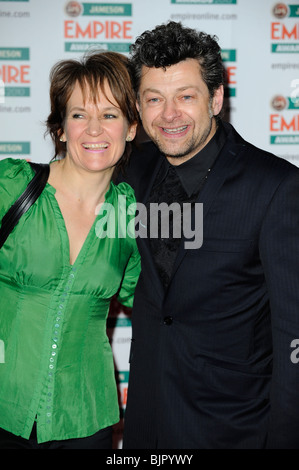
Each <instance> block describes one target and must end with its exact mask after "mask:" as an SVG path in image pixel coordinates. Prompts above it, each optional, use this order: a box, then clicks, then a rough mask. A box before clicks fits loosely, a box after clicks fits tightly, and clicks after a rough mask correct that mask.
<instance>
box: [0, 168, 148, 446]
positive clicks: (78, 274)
mask: <svg viewBox="0 0 299 470" xmlns="http://www.w3.org/2000/svg"><path fill="white" fill-rule="evenodd" d="M32 177H33V171H32V169H31V167H30V165H29V164H28V163H27V162H26V161H25V160H19V159H18V160H17V159H16V160H14V159H5V160H2V161H0V220H2V217H3V215H4V214H5V213H6V211H7V210H8V209H9V207H10V206H11V204H12V203H13V202H14V201H15V200H16V199H17V197H18V196H19V195H20V194H21V193H22V192H23V191H24V189H25V187H26V186H27V184H28V182H29V181H30V179H31V178H32ZM120 195H121V196H122V197H123V199H125V201H126V204H127V206H129V205H130V204H133V207H134V202H135V197H134V193H133V190H132V188H131V187H130V186H129V185H128V184H126V183H121V184H119V185H118V186H115V185H114V184H113V183H111V184H110V188H109V190H108V191H107V193H106V197H105V201H106V203H109V204H110V206H111V207H115V208H117V204H118V200H119V196H120ZM124 196H125V198H124ZM108 212H109V211H108ZM108 212H107V211H100V212H99V214H98V215H97V216H96V219H95V221H94V224H93V227H92V228H91V230H90V232H89V234H88V236H87V238H86V240H85V243H84V245H83V247H82V249H81V251H80V253H79V255H78V257H77V259H76V261H75V263H74V264H73V265H70V262H69V240H68V235H67V231H66V227H65V224H64V219H63V217H62V214H61V211H60V209H59V206H58V203H57V201H56V198H55V189H54V188H53V187H52V186H50V185H49V184H47V185H46V187H45V189H44V191H43V193H42V194H41V196H40V197H39V198H38V200H37V201H36V202H35V204H34V205H33V206H32V207H31V208H30V209H29V211H28V212H27V213H26V214H24V215H23V216H22V218H21V219H20V221H19V223H18V225H17V226H16V227H15V229H14V230H13V232H12V233H11V234H10V235H9V237H8V239H7V240H6V242H5V244H4V245H3V247H2V249H1V250H0V299H1V306H0V342H1V346H2V355H1V358H0V427H1V428H3V429H5V430H7V431H9V432H11V433H14V434H16V435H19V436H22V437H23V438H26V439H28V438H29V436H30V433H31V430H32V427H33V424H34V421H35V419H36V421H37V438H38V442H46V441H49V440H63V439H70V438H80V437H86V436H89V435H92V434H94V433H95V432H97V431H98V430H99V429H102V428H105V427H107V426H110V425H113V424H114V423H116V422H117V421H118V420H119V405H118V398H117V389H116V383H115V374H114V364H113V355H112V350H111V347H110V344H109V341H108V338H107V335H106V319H107V315H108V311H109V304H110V301H111V298H112V297H113V296H114V295H115V294H116V295H117V296H118V300H119V301H120V302H121V303H122V304H124V305H126V306H129V307H130V306H132V302H133V293H134V289H135V285H136V282H137V279H138V277H139V272H140V257H139V253H138V250H137V245H136V240H135V239H134V237H130V236H128V234H125V235H124V234H123V235H122V236H121V237H116V238H115V237H114V238H113V237H111V236H110V237H108V236H103V233H104V232H103V229H104V228H105V224H104V223H101V220H102V221H103V220H104V221H106V222H107V220H108V223H106V226H109V223H110V219H109V218H108V219H107V213H108ZM118 212H119V211H117V210H115V211H110V215H109V217H113V221H112V222H113V224H115V227H116V233H117V227H118V224H119V218H120V214H119V213H118ZM131 213H132V211H131ZM121 217H122V219H123V217H126V218H125V219H123V220H125V221H127V223H128V222H129V219H130V218H132V216H130V215H129V214H128V213H127V211H126V214H125V215H124V214H122V215H121ZM99 223H100V225H99ZM101 230H102V232H101ZM100 232H101V233H102V236H101V234H100ZM125 232H126V231H125Z"/></svg>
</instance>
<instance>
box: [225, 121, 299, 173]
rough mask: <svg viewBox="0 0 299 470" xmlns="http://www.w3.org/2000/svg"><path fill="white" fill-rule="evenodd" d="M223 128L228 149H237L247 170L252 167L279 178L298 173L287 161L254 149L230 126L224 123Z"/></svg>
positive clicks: (298, 170)
mask: <svg viewBox="0 0 299 470" xmlns="http://www.w3.org/2000/svg"><path fill="white" fill-rule="evenodd" d="M224 127H225V131H226V133H227V145H228V148H233V147H234V146H236V148H237V147H238V148H239V150H240V152H239V153H240V159H242V160H244V163H245V162H246V166H247V168H249V167H254V168H255V169H256V170H257V171H258V170H260V171H262V170H264V171H266V172H270V173H277V174H280V175H281V176H283V175H285V174H288V173H298V172H299V168H298V167H297V166H295V165H294V164H293V163H291V162H289V161H288V160H286V159H284V158H281V157H279V156H277V155H275V154H273V153H271V152H269V151H267V150H264V149H261V148H259V147H256V146H255V145H254V144H253V143H251V142H248V141H247V140H245V139H244V138H243V137H242V136H241V135H240V134H239V133H238V132H237V131H236V129H235V128H234V127H233V126H232V125H231V124H229V123H224Z"/></svg>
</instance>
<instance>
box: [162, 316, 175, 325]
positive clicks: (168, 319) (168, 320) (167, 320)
mask: <svg viewBox="0 0 299 470" xmlns="http://www.w3.org/2000/svg"><path fill="white" fill-rule="evenodd" d="M172 322H173V320H172V317H164V319H163V323H164V325H167V326H169V325H172Z"/></svg>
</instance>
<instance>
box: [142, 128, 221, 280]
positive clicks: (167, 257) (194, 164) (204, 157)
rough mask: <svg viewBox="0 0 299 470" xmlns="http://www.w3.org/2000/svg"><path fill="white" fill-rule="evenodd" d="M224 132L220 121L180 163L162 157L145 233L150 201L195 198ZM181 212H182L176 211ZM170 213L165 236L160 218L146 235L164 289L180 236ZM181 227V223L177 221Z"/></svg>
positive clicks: (186, 201)
mask: <svg viewBox="0 0 299 470" xmlns="http://www.w3.org/2000/svg"><path fill="white" fill-rule="evenodd" d="M225 139H226V134H225V131H224V129H223V126H222V124H221V122H220V123H219V126H218V129H217V131H216V133H215V135H214V136H213V138H212V139H211V140H210V141H209V142H208V144H207V145H206V146H205V147H204V148H203V149H202V150H200V152H198V153H197V154H196V155H194V157H192V158H191V159H190V160H187V161H186V162H184V163H182V164H181V165H177V166H175V165H171V164H170V163H169V162H168V160H167V159H166V158H164V159H163V162H162V164H161V167H160V169H159V172H158V174H157V177H156V179H155V182H154V184H153V187H152V190H151V193H150V196H149V199H148V201H147V204H146V206H147V218H148V220H147V227H148V236H149V233H150V224H151V209H150V204H152V203H156V204H161V203H162V202H164V203H166V204H168V205H170V204H172V203H174V202H177V203H179V204H180V208H181V209H182V207H183V206H182V205H183V203H191V204H194V203H195V202H196V200H197V199H198V196H199V192H200V190H201V189H202V187H203V185H204V183H205V181H206V179H207V177H208V174H209V172H210V171H211V170H212V167H213V164H214V162H215V160H216V158H217V156H218V155H219V152H220V150H221V148H222V147H223V145H224V142H225ZM180 214H181V215H182V214H183V211H182V210H181V211H180ZM173 220H174V219H173V214H172V212H171V211H170V212H169V225H170V231H169V236H168V237H166V238H165V237H164V238H162V236H161V219H160V218H159V219H158V222H159V227H158V233H157V237H154V238H153V237H152V236H149V239H150V246H151V250H152V254H153V257H154V260H155V264H156V268H157V270H158V272H159V275H160V278H161V281H162V283H163V285H164V287H165V288H167V286H168V283H169V281H170V277H171V273H172V270H173V265H174V262H175V258H176V256H177V252H178V248H179V245H180V241H181V237H182V235H183V234H182V231H181V233H180V236H177V232H174V227H173ZM180 227H182V223H181V224H180Z"/></svg>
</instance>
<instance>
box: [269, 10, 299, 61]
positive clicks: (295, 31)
mask: <svg viewBox="0 0 299 470" xmlns="http://www.w3.org/2000/svg"><path fill="white" fill-rule="evenodd" d="M272 13H273V16H275V18H277V19H278V20H281V21H273V22H271V40H272V41H283V42H280V43H273V44H271V51H272V52H275V53H298V52H299V44H298V42H295V43H294V42H292V43H290V42H289V41H298V40H299V22H295V23H294V21H293V20H292V18H299V4H297V5H286V4H285V3H277V4H276V5H275V6H274V7H273V9H272ZM283 20H285V21H286V23H285V22H284V21H283Z"/></svg>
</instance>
